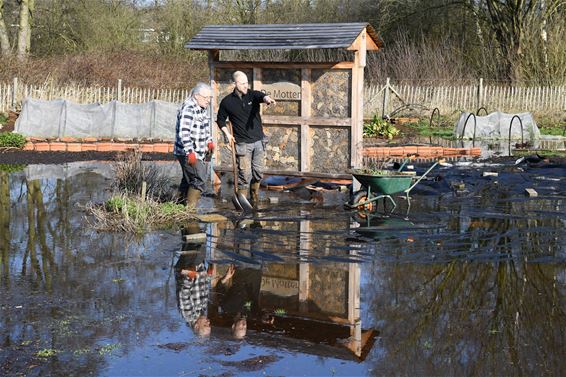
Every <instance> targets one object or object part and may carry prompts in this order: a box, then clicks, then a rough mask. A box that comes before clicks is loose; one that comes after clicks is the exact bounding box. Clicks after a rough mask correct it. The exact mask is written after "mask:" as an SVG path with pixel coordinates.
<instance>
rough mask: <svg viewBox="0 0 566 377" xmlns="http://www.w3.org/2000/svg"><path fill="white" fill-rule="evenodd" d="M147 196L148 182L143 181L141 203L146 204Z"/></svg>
mask: <svg viewBox="0 0 566 377" xmlns="http://www.w3.org/2000/svg"><path fill="white" fill-rule="evenodd" d="M146 194H147V182H146V181H143V182H142V187H141V201H142V203H144V202H145V196H146Z"/></svg>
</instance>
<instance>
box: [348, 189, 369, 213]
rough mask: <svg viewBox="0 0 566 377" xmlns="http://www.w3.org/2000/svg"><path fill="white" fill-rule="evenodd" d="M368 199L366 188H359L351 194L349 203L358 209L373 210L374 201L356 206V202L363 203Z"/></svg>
mask: <svg viewBox="0 0 566 377" xmlns="http://www.w3.org/2000/svg"><path fill="white" fill-rule="evenodd" d="M368 200H369V196H368V192H367V191H366V190H359V191H356V192H355V193H354V195H353V196H352V202H351V203H350V204H351V205H352V206H354V207H355V208H356V209H357V210H358V211H373V210H374V208H375V207H374V206H375V204H374V202H371V203H367V204H362V205H359V206H356V204H357V203H363V202H366V201H368Z"/></svg>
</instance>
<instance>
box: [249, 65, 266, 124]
mask: <svg viewBox="0 0 566 377" xmlns="http://www.w3.org/2000/svg"><path fill="white" fill-rule="evenodd" d="M252 76H253V77H252V84H253V90H259V91H261V88H262V69H261V68H259V67H253V69H252ZM263 108H264V106H260V107H259V115H263Z"/></svg>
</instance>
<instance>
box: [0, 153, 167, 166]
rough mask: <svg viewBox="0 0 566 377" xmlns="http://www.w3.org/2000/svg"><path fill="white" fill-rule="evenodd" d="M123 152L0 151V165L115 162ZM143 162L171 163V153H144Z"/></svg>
mask: <svg viewBox="0 0 566 377" xmlns="http://www.w3.org/2000/svg"><path fill="white" fill-rule="evenodd" d="M122 153H123V152H94V151H88V152H36V151H22V150H14V149H5V150H2V149H0V164H23V165H28V164H61V163H65V162H73V161H115V160H116V159H117V158H118V157H119V156H120V155H121V154H122ZM142 160H145V161H173V160H175V157H174V156H173V154H172V153H144V154H143V156H142Z"/></svg>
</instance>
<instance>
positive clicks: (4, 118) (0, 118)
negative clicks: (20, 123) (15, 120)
mask: <svg viewBox="0 0 566 377" xmlns="http://www.w3.org/2000/svg"><path fill="white" fill-rule="evenodd" d="M6 123H8V115H7V114H4V113H0V126H3V125H5V124H6Z"/></svg>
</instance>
